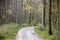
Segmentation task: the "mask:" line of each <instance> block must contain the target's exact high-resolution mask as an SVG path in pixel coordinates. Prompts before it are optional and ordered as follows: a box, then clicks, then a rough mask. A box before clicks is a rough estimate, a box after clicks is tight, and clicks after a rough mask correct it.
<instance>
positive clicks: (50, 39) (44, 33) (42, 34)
mask: <svg viewBox="0 0 60 40" xmlns="http://www.w3.org/2000/svg"><path fill="white" fill-rule="evenodd" d="M34 30H35V32H36V33H38V35H39V36H40V37H42V38H44V39H45V40H55V36H54V35H51V36H49V34H48V31H40V30H39V29H38V28H35V29H34Z"/></svg>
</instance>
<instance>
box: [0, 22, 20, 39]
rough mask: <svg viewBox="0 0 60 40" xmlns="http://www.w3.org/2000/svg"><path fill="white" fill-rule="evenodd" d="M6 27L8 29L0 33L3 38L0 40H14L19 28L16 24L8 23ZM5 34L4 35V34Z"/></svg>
mask: <svg viewBox="0 0 60 40" xmlns="http://www.w3.org/2000/svg"><path fill="white" fill-rule="evenodd" d="M6 25H8V28H7V29H6V31H2V33H3V34H1V35H3V36H1V37H4V38H1V40H3V39H4V40H14V37H15V36H16V33H17V31H18V30H19V29H20V28H21V27H20V26H19V25H18V24H15V23H9V24H6ZM4 32H5V33H4Z"/></svg>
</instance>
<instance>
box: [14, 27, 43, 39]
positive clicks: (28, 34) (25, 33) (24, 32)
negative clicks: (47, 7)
mask: <svg viewBox="0 0 60 40" xmlns="http://www.w3.org/2000/svg"><path fill="white" fill-rule="evenodd" d="M15 40H43V39H42V38H40V37H39V36H38V35H37V34H36V33H35V31H34V27H26V28H22V29H20V30H19V31H18V34H17V35H16V39H15Z"/></svg>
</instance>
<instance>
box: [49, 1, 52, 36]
mask: <svg viewBox="0 0 60 40" xmlns="http://www.w3.org/2000/svg"><path fill="white" fill-rule="evenodd" d="M49 2H50V4H49V35H52V26H51V0H50V1H49Z"/></svg>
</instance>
